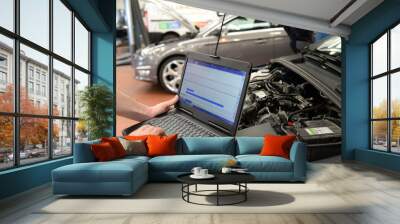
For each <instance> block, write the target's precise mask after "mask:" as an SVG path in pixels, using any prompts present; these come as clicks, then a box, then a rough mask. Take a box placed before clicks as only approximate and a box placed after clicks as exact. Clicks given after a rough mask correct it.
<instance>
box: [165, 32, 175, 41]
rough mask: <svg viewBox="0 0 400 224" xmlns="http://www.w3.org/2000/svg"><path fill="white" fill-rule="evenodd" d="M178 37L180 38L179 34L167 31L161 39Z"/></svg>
mask: <svg viewBox="0 0 400 224" xmlns="http://www.w3.org/2000/svg"><path fill="white" fill-rule="evenodd" d="M177 39H179V35H178V34H177V33H166V34H164V35H163V36H162V37H161V41H165V40H177Z"/></svg>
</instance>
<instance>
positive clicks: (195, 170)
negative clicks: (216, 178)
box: [192, 167, 202, 176]
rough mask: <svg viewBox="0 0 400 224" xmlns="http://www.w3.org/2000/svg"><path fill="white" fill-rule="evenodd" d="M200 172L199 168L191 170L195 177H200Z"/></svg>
mask: <svg viewBox="0 0 400 224" xmlns="http://www.w3.org/2000/svg"><path fill="white" fill-rule="evenodd" d="M201 170H202V168H201V167H194V168H193V169H192V173H193V174H194V175H196V176H199V175H201V173H200V171H201Z"/></svg>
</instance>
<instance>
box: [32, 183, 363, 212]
mask: <svg viewBox="0 0 400 224" xmlns="http://www.w3.org/2000/svg"><path fill="white" fill-rule="evenodd" d="M212 188H215V186H212V185H210V186H199V190H205V189H212ZM193 189H194V187H193ZM249 189H250V192H249V193H248V200H247V201H246V202H243V203H241V204H238V205H230V206H204V205H194V204H189V203H187V202H185V201H183V200H182V198H181V185H180V184H177V183H166V184H164V183H162V184H161V183H151V184H146V185H145V186H144V187H142V189H141V190H140V191H139V192H137V193H136V194H135V195H134V196H132V197H59V198H57V199H56V200H55V201H53V202H51V203H50V204H47V205H46V206H44V207H42V208H41V209H40V210H38V211H37V212H36V213H57V214H58V213H72V214H87V213H88V214H97V213H102V214H104V213H107V214H114V213H116V214H119V213H359V212H360V210H359V208H358V207H357V205H355V204H350V203H348V202H346V201H344V200H343V199H341V198H340V197H338V196H336V195H335V194H333V193H331V192H329V191H327V190H326V189H325V188H323V187H320V186H318V185H316V184H281V183H279V184H264V183H262V184H249ZM192 199H193V201H195V202H201V203H214V202H215V200H214V198H213V197H193V198H191V200H192ZM233 199H237V198H231V200H233ZM223 202H229V199H224V201H223Z"/></svg>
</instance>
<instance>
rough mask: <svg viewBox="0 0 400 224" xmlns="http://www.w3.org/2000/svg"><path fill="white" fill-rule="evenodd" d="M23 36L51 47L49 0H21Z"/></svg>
mask: <svg viewBox="0 0 400 224" xmlns="http://www.w3.org/2000/svg"><path fill="white" fill-rule="evenodd" d="M20 15H21V16H20V26H21V27H20V32H21V36H23V37H25V38H26V39H28V40H30V41H32V42H34V43H36V44H38V45H40V46H42V47H44V48H49V0H35V1H32V0H20Z"/></svg>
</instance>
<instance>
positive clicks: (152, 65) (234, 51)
mask: <svg viewBox="0 0 400 224" xmlns="http://www.w3.org/2000/svg"><path fill="white" fill-rule="evenodd" d="M220 27H221V21H218V22H216V23H214V24H210V25H209V26H208V27H206V28H205V29H203V31H201V32H199V33H198V34H197V35H196V36H195V37H194V38H191V39H186V40H181V41H175V42H165V43H160V44H158V45H149V46H147V47H145V48H143V49H140V50H138V51H137V52H136V54H135V55H134V57H133V59H132V60H133V61H132V63H133V67H134V69H135V73H134V74H135V76H136V79H138V80H145V81H151V82H155V83H159V84H160V85H161V86H162V87H163V88H164V89H166V90H167V91H169V92H177V91H178V89H179V85H180V83H181V76H182V69H183V65H184V62H185V55H186V53H187V52H190V51H195V52H201V53H206V54H214V50H215V45H216V42H217V39H218V34H219V32H220ZM289 43H290V39H289V37H288V35H287V33H286V32H285V30H284V29H283V27H281V26H279V25H275V24H272V23H269V22H264V21H261V20H257V19H250V18H245V17H241V16H227V17H226V19H225V22H224V25H223V28H222V33H221V39H220V43H219V47H218V53H217V54H218V55H219V56H225V57H230V58H236V59H240V60H244V61H248V62H251V63H252V64H253V66H258V65H262V64H266V63H267V62H268V61H269V60H270V59H272V58H277V57H280V56H285V55H290V54H292V53H293V51H292V50H291V48H290V44H289Z"/></svg>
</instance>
